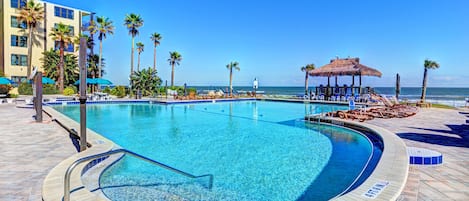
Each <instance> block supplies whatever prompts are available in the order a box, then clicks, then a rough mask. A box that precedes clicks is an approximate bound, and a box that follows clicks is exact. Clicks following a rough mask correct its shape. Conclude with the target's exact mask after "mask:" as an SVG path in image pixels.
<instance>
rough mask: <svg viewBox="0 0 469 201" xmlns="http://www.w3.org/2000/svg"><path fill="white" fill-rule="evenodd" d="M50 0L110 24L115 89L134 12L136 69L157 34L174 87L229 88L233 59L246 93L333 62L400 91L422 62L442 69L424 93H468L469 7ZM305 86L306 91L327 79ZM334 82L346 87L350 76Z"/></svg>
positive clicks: (298, 80) (123, 76)
mask: <svg viewBox="0 0 469 201" xmlns="http://www.w3.org/2000/svg"><path fill="white" fill-rule="evenodd" d="M49 1H50V2H55V3H59V4H62V5H66V6H71V7H77V8H80V9H83V10H89V11H93V12H96V13H97V15H98V16H106V17H109V18H110V19H111V20H112V21H113V22H114V25H115V27H116V29H115V34H114V35H111V36H109V37H108V38H107V39H106V40H105V41H104V43H103V55H104V58H105V59H106V71H107V74H106V75H105V78H108V79H110V80H112V81H113V82H114V83H115V84H127V82H128V81H127V80H128V78H127V77H128V74H129V71H130V70H129V69H130V46H131V37H130V36H129V35H128V31H127V30H126V28H125V27H124V26H123V20H124V17H125V15H126V14H128V13H137V14H140V15H141V16H142V18H143V19H144V25H143V27H141V28H140V35H139V36H137V38H136V42H139V41H141V42H143V43H144V44H145V51H144V52H143V53H142V55H141V60H142V61H141V66H143V67H149V66H152V65H153V44H152V43H151V41H150V39H149V37H150V34H151V33H153V32H159V33H161V34H162V35H163V39H162V41H161V45H160V46H159V47H158V49H157V54H158V56H157V60H158V64H157V69H158V74H159V76H160V77H161V78H162V79H163V80H168V82H169V80H170V75H171V67H170V66H169V64H168V62H167V59H168V57H169V51H178V52H180V53H181V54H182V56H183V61H182V62H181V65H180V66H177V67H176V72H175V83H176V84H177V85H182V84H183V83H184V82H186V83H187V84H188V85H227V84H228V79H229V72H228V70H227V69H226V68H225V66H226V64H228V63H229V62H230V61H238V62H239V63H240V68H241V70H240V71H239V72H235V73H234V81H233V83H234V85H235V86H249V85H251V83H252V80H253V79H254V77H257V78H258V79H259V80H260V85H261V86H262V85H264V86H267V85H268V86H303V84H304V73H303V72H301V71H300V67H301V66H303V65H305V64H308V63H314V64H315V65H316V66H317V67H319V66H323V65H325V64H327V63H328V62H329V61H330V59H332V58H335V57H336V56H339V57H348V56H350V57H360V62H361V63H363V64H365V65H368V66H371V67H375V68H377V69H379V70H380V71H381V72H382V73H383V77H382V78H374V77H365V78H364V79H363V83H364V84H365V85H370V86H375V87H378V86H394V80H395V74H396V73H399V74H400V75H401V83H402V86H421V82H422V77H423V61H424V59H426V58H429V59H432V60H436V61H437V62H439V63H440V66H441V67H440V69H438V70H433V71H430V72H429V83H428V85H429V86H433V87H469V79H468V78H469V70H468V67H469V59H467V58H468V57H469V15H467V13H469V1H467V0H452V1H439V0H425V1H423V0H422V1H406V0H402V1H397V0H395V1H391V0H388V1H385V0H383V1H373V0H368V1H358V0H357V1H339V0H318V1H311V0H304V1H300V0H283V1H272V0H270V1H269V0H257V1H250V0H231V1H228V0H197V1H195V0H193V1H183V0H161V1H151V0H139V1H112V3H111V2H110V1H109V0H92V1H91V0H80V1H76V0H49ZM137 2H138V3H137ZM97 50H98V48H97V47H96V52H97ZM136 61H137V57H135V62H136ZM135 66H136V64H135ZM310 80H311V81H310V84H311V85H318V84H320V83H325V82H326V81H325V79H324V78H317V77H314V78H311V79H310ZM339 82H340V83H341V84H349V83H350V82H351V78H350V77H344V78H339Z"/></svg>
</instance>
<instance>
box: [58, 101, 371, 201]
mask: <svg viewBox="0 0 469 201" xmlns="http://www.w3.org/2000/svg"><path fill="white" fill-rule="evenodd" d="M54 108H55V109H56V110H58V111H59V112H62V113H64V114H65V115H67V116H69V117H71V118H72V119H74V120H76V121H78V119H79V107H78V106H76V105H71V106H55V107H54ZM337 109H345V108H344V107H342V106H330V105H317V104H303V103H286V102H268V101H237V102H222V103H197V104H174V105H160V104H98V105H88V106H87V112H88V113H87V117H88V127H89V128H91V129H93V130H95V131H96V132H98V133H100V134H102V135H104V136H105V137H107V138H109V139H110V140H112V141H113V142H115V143H116V144H118V145H120V146H122V147H123V148H125V149H128V150H131V151H134V152H136V153H138V154H141V155H144V156H146V157H149V158H152V159H154V160H156V161H159V162H162V163H164V164H167V165H169V166H172V167H175V168H177V169H180V170H183V171H185V172H189V173H191V174H193V175H203V174H213V175H214V183H213V188H212V189H211V190H209V189H208V188H207V187H208V178H198V179H190V178H187V177H184V176H181V175H178V174H175V173H173V172H170V171H168V170H165V169H162V168H159V167H157V166H154V165H152V164H149V163H147V162H144V161H142V160H138V159H135V158H132V157H130V156H125V157H123V159H122V160H120V161H118V162H117V163H115V164H114V165H113V166H111V167H110V168H109V169H107V170H106V171H105V172H104V173H103V174H102V175H101V178H100V185H101V189H102V190H103V192H104V193H105V194H106V195H107V196H108V197H109V198H110V199H112V200H328V199H330V198H333V197H335V196H336V195H338V194H339V193H341V192H343V191H344V190H345V189H346V188H347V187H348V186H349V185H350V184H351V183H352V182H353V181H354V180H355V178H356V177H357V176H358V175H359V174H360V172H361V170H362V169H363V168H364V166H365V164H366V162H367V161H368V159H369V157H370V154H371V151H372V146H371V145H370V143H369V142H368V140H367V138H365V137H364V136H362V135H360V134H359V133H357V132H354V131H351V130H349V129H345V128H341V127H334V126H325V125H316V124H309V123H305V122H304V121H302V119H303V117H304V116H305V114H311V113H318V112H325V111H330V110H337Z"/></svg>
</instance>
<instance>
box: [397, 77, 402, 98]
mask: <svg viewBox="0 0 469 201" xmlns="http://www.w3.org/2000/svg"><path fill="white" fill-rule="evenodd" d="M400 93H401V76H400V75H399V73H397V74H396V99H397V100H399V94H400Z"/></svg>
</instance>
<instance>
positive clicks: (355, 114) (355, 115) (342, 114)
mask: <svg viewBox="0 0 469 201" xmlns="http://www.w3.org/2000/svg"><path fill="white" fill-rule="evenodd" d="M337 116H338V117H339V118H341V119H351V120H355V119H357V120H358V121H360V122H364V121H366V120H371V119H373V117H372V116H369V115H366V114H361V113H360V112H359V111H354V110H351V111H337Z"/></svg>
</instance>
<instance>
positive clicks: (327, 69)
mask: <svg viewBox="0 0 469 201" xmlns="http://www.w3.org/2000/svg"><path fill="white" fill-rule="evenodd" d="M308 74H309V75H310V76H324V77H327V76H344V75H350V76H351V75H363V76H365V75H367V76H376V77H381V72H379V71H378V70H376V69H374V68H371V67H368V66H365V65H363V64H360V58H345V59H339V58H337V59H332V60H331V63H329V64H326V65H324V66H322V67H321V68H317V69H314V70H311V71H309V72H308Z"/></svg>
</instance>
